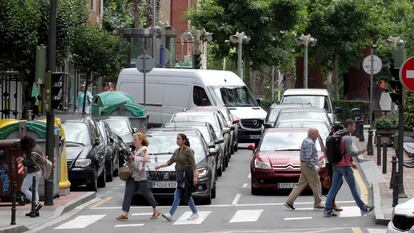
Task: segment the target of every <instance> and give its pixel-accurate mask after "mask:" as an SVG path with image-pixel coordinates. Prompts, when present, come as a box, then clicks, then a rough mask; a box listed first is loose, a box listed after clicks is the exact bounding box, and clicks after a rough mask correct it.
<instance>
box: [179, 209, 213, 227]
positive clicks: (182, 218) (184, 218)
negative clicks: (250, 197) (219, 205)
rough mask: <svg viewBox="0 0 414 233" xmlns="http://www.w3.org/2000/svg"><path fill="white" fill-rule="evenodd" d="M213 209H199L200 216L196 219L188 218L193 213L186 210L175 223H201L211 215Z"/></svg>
mask: <svg viewBox="0 0 414 233" xmlns="http://www.w3.org/2000/svg"><path fill="white" fill-rule="evenodd" d="M210 213H211V211H198V214H199V217H198V218H197V219H194V220H187V218H189V217H190V216H191V214H193V212H191V211H186V212H184V213H183V214H182V215H181V216H180V217H179V218H178V219H177V221H175V222H174V223H173V225H189V224H201V223H203V221H204V220H205V219H206V218H207V217H208V215H210Z"/></svg>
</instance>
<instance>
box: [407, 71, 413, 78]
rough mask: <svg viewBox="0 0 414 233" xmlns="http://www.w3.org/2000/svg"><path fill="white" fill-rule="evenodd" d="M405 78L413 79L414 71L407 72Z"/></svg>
mask: <svg viewBox="0 0 414 233" xmlns="http://www.w3.org/2000/svg"><path fill="white" fill-rule="evenodd" d="M406 77H407V78H414V70H407V73H406Z"/></svg>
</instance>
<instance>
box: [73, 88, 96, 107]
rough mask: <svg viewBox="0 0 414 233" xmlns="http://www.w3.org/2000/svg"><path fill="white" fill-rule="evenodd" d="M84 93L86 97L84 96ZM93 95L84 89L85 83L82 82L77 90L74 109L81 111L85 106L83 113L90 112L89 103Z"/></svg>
mask: <svg viewBox="0 0 414 233" xmlns="http://www.w3.org/2000/svg"><path fill="white" fill-rule="evenodd" d="M85 94H86V98H85ZM92 99H93V96H92V94H91V92H90V91H88V90H86V85H85V84H82V85H81V87H80V91H79V92H78V98H77V99H76V111H77V112H83V108H84V107H85V113H88V114H89V113H90V104H91V103H92Z"/></svg>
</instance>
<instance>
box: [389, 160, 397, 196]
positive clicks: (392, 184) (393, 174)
mask: <svg viewBox="0 0 414 233" xmlns="http://www.w3.org/2000/svg"><path fill="white" fill-rule="evenodd" d="M391 164H392V167H391V168H392V169H391V180H390V189H392V188H394V184H395V183H394V182H395V173H396V172H397V157H396V156H395V155H394V156H392V160H391Z"/></svg>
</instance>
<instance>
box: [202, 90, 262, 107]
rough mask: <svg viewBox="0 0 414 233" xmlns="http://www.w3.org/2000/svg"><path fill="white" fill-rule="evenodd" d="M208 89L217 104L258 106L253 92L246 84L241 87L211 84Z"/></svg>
mask: <svg viewBox="0 0 414 233" xmlns="http://www.w3.org/2000/svg"><path fill="white" fill-rule="evenodd" d="M208 90H209V92H210V94H211V96H212V98H213V101H214V102H215V103H216V105H225V106H226V107H256V106H259V104H258V103H257V102H256V100H255V98H254V97H253V95H252V93H251V92H250V91H249V89H248V88H247V87H246V86H239V87H231V86H227V87H217V86H210V87H208Z"/></svg>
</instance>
